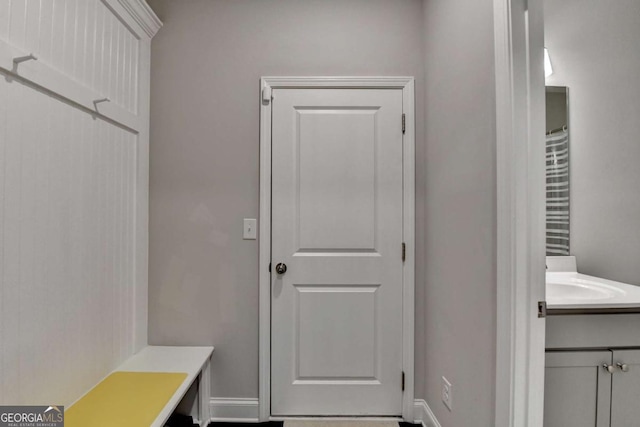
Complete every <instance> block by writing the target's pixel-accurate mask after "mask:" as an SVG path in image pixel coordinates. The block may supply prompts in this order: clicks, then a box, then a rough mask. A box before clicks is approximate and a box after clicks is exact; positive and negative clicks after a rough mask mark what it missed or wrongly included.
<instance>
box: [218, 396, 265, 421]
mask: <svg viewBox="0 0 640 427" xmlns="http://www.w3.org/2000/svg"><path fill="white" fill-rule="evenodd" d="M258 409H259V405H258V399H253V398H238V397H236V398H234V397H232V398H229V397H212V398H211V400H210V403H209V413H210V416H211V418H210V421H217V422H242V423H257V422H258V415H259V410H258Z"/></svg>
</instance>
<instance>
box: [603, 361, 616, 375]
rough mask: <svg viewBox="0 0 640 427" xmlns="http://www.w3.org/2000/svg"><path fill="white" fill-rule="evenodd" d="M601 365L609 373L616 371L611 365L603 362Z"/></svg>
mask: <svg viewBox="0 0 640 427" xmlns="http://www.w3.org/2000/svg"><path fill="white" fill-rule="evenodd" d="M602 367H603V368H604V369H606V371H607V372H609V373H610V374H613V373H614V372H615V371H616V367H615V366H613V365H607V364H606V363H605V364H604V365H602Z"/></svg>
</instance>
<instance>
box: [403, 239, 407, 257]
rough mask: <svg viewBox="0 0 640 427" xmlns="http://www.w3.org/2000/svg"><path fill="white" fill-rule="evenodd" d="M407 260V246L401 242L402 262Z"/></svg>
mask: <svg viewBox="0 0 640 427" xmlns="http://www.w3.org/2000/svg"><path fill="white" fill-rule="evenodd" d="M406 259H407V245H406V244H405V243H404V242H402V262H404V261H405V260H406Z"/></svg>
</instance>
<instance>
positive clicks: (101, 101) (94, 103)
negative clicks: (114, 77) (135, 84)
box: [93, 98, 111, 106]
mask: <svg viewBox="0 0 640 427" xmlns="http://www.w3.org/2000/svg"><path fill="white" fill-rule="evenodd" d="M103 102H111V100H110V99H109V98H100V99H96V100H95V101H93V105H95V106H98V104H101V103H103Z"/></svg>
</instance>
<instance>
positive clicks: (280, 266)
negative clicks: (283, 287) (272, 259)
mask: <svg viewBox="0 0 640 427" xmlns="http://www.w3.org/2000/svg"><path fill="white" fill-rule="evenodd" d="M286 272H287V264H284V263H282V262H279V263H278V264H277V265H276V273H278V274H284V273H286Z"/></svg>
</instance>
